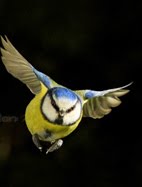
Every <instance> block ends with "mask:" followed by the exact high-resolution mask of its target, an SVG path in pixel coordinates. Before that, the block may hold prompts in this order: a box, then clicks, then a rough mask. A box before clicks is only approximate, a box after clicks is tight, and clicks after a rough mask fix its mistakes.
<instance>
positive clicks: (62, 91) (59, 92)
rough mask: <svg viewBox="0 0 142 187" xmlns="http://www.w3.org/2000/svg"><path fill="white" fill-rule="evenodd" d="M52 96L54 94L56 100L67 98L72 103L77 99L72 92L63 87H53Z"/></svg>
mask: <svg viewBox="0 0 142 187" xmlns="http://www.w3.org/2000/svg"><path fill="white" fill-rule="evenodd" d="M52 94H55V96H56V98H57V99H60V98H63V97H65V98H69V99H70V100H72V101H75V100H76V99H77V96H76V94H75V93H74V92H72V91H71V90H69V89H67V88H63V87H55V88H53V90H52Z"/></svg>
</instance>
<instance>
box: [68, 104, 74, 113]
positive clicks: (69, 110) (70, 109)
mask: <svg viewBox="0 0 142 187" xmlns="http://www.w3.org/2000/svg"><path fill="white" fill-rule="evenodd" d="M74 108H75V105H74V106H73V107H71V108H69V109H68V110H67V113H69V112H71V111H72V110H73V109H74Z"/></svg>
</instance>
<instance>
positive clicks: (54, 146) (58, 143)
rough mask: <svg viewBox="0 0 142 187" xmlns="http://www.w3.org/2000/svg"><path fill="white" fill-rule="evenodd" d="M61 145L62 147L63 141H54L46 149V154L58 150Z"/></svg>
mask: <svg viewBox="0 0 142 187" xmlns="http://www.w3.org/2000/svg"><path fill="white" fill-rule="evenodd" d="M62 145H63V140H62V139H58V140H56V141H54V142H53V143H52V145H51V146H50V147H49V148H48V149H47V151H46V154H48V153H49V152H53V151H55V150H57V149H59V148H60V147H61V146H62Z"/></svg>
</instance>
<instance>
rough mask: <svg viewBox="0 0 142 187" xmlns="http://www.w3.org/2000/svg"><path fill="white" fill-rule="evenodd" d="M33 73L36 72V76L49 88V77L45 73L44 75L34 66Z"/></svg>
mask: <svg viewBox="0 0 142 187" xmlns="http://www.w3.org/2000/svg"><path fill="white" fill-rule="evenodd" d="M33 71H34V73H35V74H36V76H37V77H38V79H39V80H40V81H41V82H42V83H43V84H44V85H45V86H46V87H47V88H51V81H50V77H48V76H47V75H45V74H44V73H42V72H40V71H37V70H36V69H35V68H33Z"/></svg>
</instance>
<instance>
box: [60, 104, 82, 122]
mask: <svg viewBox="0 0 142 187" xmlns="http://www.w3.org/2000/svg"><path fill="white" fill-rule="evenodd" d="M81 110H82V106H81V103H80V102H78V103H77V104H76V106H75V108H74V109H73V110H72V111H71V112H69V113H66V115H65V116H64V125H69V124H73V123H75V122H76V121H77V120H78V119H79V118H80V115H81Z"/></svg>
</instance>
